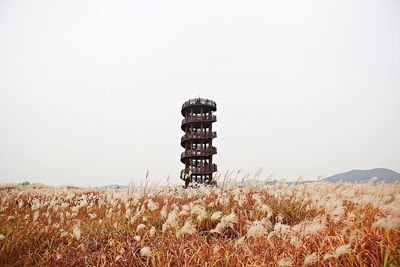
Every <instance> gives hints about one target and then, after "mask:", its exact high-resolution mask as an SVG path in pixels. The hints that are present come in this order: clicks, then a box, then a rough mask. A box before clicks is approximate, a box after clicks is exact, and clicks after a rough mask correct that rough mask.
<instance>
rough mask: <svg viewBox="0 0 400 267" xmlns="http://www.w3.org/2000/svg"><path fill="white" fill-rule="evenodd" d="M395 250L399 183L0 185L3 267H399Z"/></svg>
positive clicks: (399, 224) (399, 215)
mask: <svg viewBox="0 0 400 267" xmlns="http://www.w3.org/2000/svg"><path fill="white" fill-rule="evenodd" d="M218 212H220V214H219V213H218ZM214 213H215V215H214V216H213V219H211V217H212V215H213V214H214ZM399 244H400V185H398V184H395V185H394V184H378V185H373V184H372V183H367V184H326V183H315V184H298V185H291V186H288V185H286V184H277V185H275V186H251V187H244V188H238V187H230V186H225V187H224V188H204V187H202V188H198V189H187V190H184V189H181V188H178V187H156V186H154V187H152V186H147V187H146V188H142V187H131V188H129V189H121V190H100V189H99V190H93V189H61V188H51V187H44V186H34V185H31V186H17V185H10V186H2V187H0V265H1V266H27V265H40V266H49V265H52V266H66V265H68V266H73V265H96V266H98V265H106V266H109V265H115V266H119V265H122V266H148V265H153V266H165V265H171V266H241V265H246V266H312V265H314V266H399V265H400V252H399Z"/></svg>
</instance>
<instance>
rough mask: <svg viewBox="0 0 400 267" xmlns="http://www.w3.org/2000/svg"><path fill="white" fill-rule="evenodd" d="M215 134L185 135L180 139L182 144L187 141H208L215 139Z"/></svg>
mask: <svg viewBox="0 0 400 267" xmlns="http://www.w3.org/2000/svg"><path fill="white" fill-rule="evenodd" d="M216 137H217V132H199V133H186V134H185V135H184V136H182V137H181V142H184V141H186V140H189V139H208V138H216Z"/></svg>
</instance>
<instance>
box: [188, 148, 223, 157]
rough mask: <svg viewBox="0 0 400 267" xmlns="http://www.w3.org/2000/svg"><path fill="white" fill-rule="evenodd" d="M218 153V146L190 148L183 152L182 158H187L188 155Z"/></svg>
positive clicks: (205, 155)
mask: <svg viewBox="0 0 400 267" xmlns="http://www.w3.org/2000/svg"><path fill="white" fill-rule="evenodd" d="M214 154H217V148H216V147H209V148H207V149H190V150H185V151H184V152H182V154H181V159H183V158H186V157H191V156H203V157H207V156H211V155H214Z"/></svg>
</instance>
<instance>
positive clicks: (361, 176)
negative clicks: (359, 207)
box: [324, 168, 400, 183]
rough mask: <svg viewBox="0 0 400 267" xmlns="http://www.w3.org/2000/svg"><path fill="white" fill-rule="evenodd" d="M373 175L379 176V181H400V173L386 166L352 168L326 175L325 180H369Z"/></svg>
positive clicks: (351, 181) (352, 181)
mask: <svg viewBox="0 0 400 267" xmlns="http://www.w3.org/2000/svg"><path fill="white" fill-rule="evenodd" d="M372 177H377V178H378V179H377V180H376V181H377V182H385V183H394V182H400V173H398V172H395V171H393V170H389V169H385V168H376V169H371V170H351V171H348V172H344V173H339V174H336V175H332V176H329V177H326V178H325V179H324V181H326V182H331V183H337V182H340V181H342V182H350V183H354V182H367V181H368V180H369V179H371V178H372Z"/></svg>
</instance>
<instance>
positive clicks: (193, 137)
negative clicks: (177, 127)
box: [181, 98, 217, 187]
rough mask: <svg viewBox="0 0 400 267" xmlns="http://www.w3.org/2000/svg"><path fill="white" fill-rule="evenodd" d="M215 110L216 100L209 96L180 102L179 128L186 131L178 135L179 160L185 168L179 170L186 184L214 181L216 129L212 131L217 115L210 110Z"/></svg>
mask: <svg viewBox="0 0 400 267" xmlns="http://www.w3.org/2000/svg"><path fill="white" fill-rule="evenodd" d="M214 111H217V104H216V103H215V102H214V101H212V100H209V99H204V98H194V99H189V100H188V101H186V102H185V103H183V105H182V111H181V113H182V115H183V116H184V119H183V120H182V125H181V128H182V130H183V131H184V132H185V134H184V135H183V136H182V138H181V146H182V147H183V148H184V149H185V151H184V152H183V153H182V154H181V162H182V163H183V164H185V168H184V169H183V170H182V171H181V179H182V180H184V181H185V187H187V186H189V183H198V184H207V185H210V184H214V183H215V182H214V181H213V180H212V174H213V172H216V171H217V165H216V164H214V163H213V160H212V157H213V155H214V154H217V148H216V147H213V146H212V141H213V139H214V138H216V137H217V133H216V132H213V131H212V124H213V123H214V122H216V121H217V117H216V116H215V115H213V114H212V113H213V112H214Z"/></svg>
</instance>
